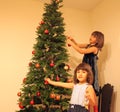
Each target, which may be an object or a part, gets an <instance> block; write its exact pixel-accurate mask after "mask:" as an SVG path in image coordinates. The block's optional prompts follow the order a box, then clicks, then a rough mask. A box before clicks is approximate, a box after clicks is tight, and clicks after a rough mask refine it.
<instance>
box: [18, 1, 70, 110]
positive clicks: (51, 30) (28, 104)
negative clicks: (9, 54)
mask: <svg viewBox="0 0 120 112" xmlns="http://www.w3.org/2000/svg"><path fill="white" fill-rule="evenodd" d="M62 2H63V0H51V2H49V3H45V8H44V9H45V12H44V13H43V17H42V19H41V21H40V22H39V24H38V27H37V29H36V30H37V31H36V33H37V35H36V36H37V37H36V43H35V44H34V45H33V51H32V58H31V59H30V62H29V66H28V70H29V71H28V72H27V74H26V76H25V77H26V78H24V79H23V84H22V85H23V87H22V88H21V89H20V90H21V93H22V94H21V95H20V94H19V95H18V98H19V99H18V105H19V107H20V109H19V110H18V111H16V112H67V108H68V106H69V100H70V99H69V98H65V99H63V98H62V96H63V95H64V96H71V90H70V89H69V90H68V89H66V88H64V89H63V88H61V87H55V86H52V85H49V83H48V81H46V80H45V78H50V79H52V80H55V81H61V82H66V81H67V79H68V77H70V76H71V75H70V74H69V67H68V66H67V64H65V63H67V62H68V61H69V60H68V57H69V55H68V51H67V49H66V37H65V35H64V31H65V29H64V28H65V27H64V25H65V24H64V22H63V20H64V18H63V17H62V13H61V11H60V10H59V9H60V8H61V7H62V6H63V5H61V3H62ZM64 66H66V67H65V68H64ZM26 79H27V80H26ZM19 102H20V103H19Z"/></svg>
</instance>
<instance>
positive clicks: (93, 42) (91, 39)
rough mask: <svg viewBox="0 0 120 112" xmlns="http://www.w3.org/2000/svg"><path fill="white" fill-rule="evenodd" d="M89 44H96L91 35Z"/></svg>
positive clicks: (94, 38)
mask: <svg viewBox="0 0 120 112" xmlns="http://www.w3.org/2000/svg"><path fill="white" fill-rule="evenodd" d="M89 42H90V44H96V42H97V39H96V37H94V36H93V35H91V36H90V39H89Z"/></svg>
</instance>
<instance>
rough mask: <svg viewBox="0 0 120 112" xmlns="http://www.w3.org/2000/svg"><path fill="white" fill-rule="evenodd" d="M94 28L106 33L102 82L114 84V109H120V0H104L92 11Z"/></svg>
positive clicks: (101, 56)
mask: <svg viewBox="0 0 120 112" xmlns="http://www.w3.org/2000/svg"><path fill="white" fill-rule="evenodd" d="M91 16H92V18H91V19H92V30H95V29H98V30H101V31H103V32H104V34H105V47H104V49H103V51H102V52H101V55H100V60H99V71H100V72H99V73H100V74H99V75H100V83H101V85H103V84H104V83H111V84H112V85H114V95H113V101H112V111H111V112H119V111H120V106H119V105H120V102H119V100H120V80H119V75H120V70H119V69H120V68H119V64H120V52H119V50H120V0H104V1H103V2H102V3H101V4H99V5H98V6H97V7H96V8H95V9H94V10H93V11H92V12H91Z"/></svg>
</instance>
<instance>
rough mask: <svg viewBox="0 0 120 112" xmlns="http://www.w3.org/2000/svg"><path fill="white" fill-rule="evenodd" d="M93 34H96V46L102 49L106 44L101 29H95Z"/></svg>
mask: <svg viewBox="0 0 120 112" xmlns="http://www.w3.org/2000/svg"><path fill="white" fill-rule="evenodd" d="M91 35H92V36H94V37H95V38H96V40H97V43H96V45H95V46H96V47H97V48H99V49H100V50H101V49H102V47H103V46H104V34H103V33H102V32H99V31H94V32H93V33H92V34H91Z"/></svg>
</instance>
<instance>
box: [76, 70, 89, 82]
mask: <svg viewBox="0 0 120 112" xmlns="http://www.w3.org/2000/svg"><path fill="white" fill-rule="evenodd" d="M77 80H79V82H80V83H86V82H87V71H85V70H78V71H77Z"/></svg>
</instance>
